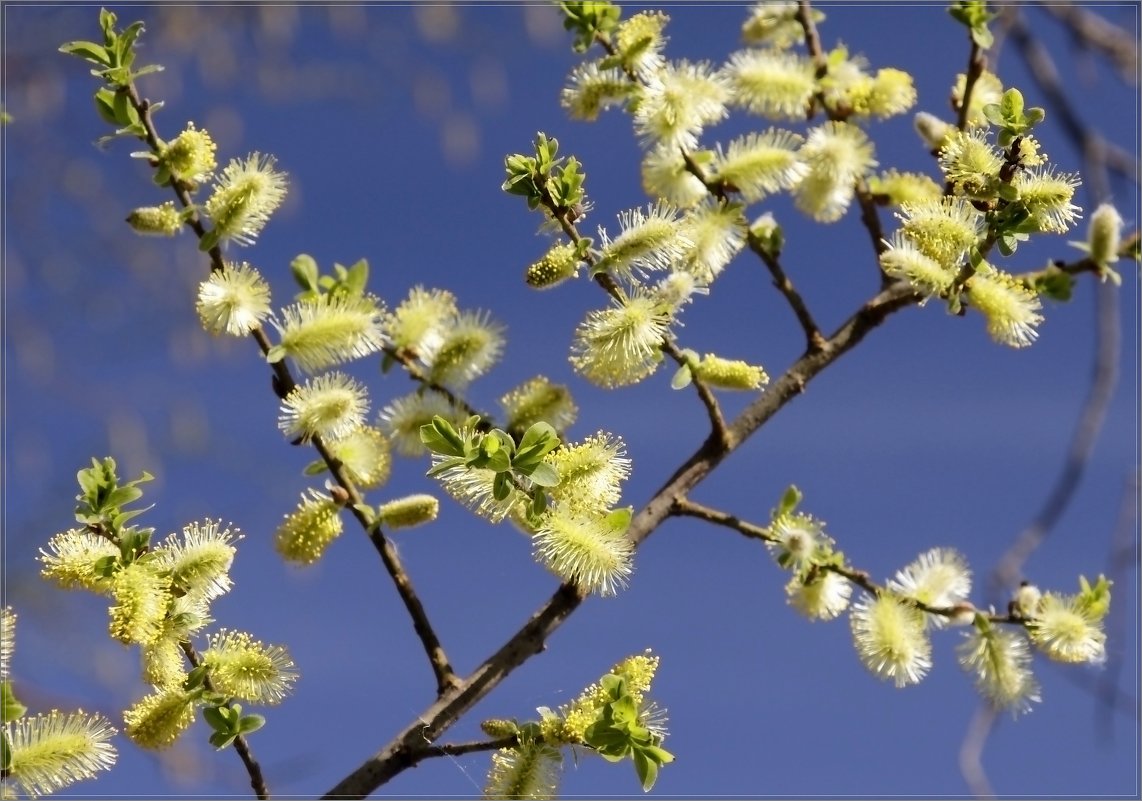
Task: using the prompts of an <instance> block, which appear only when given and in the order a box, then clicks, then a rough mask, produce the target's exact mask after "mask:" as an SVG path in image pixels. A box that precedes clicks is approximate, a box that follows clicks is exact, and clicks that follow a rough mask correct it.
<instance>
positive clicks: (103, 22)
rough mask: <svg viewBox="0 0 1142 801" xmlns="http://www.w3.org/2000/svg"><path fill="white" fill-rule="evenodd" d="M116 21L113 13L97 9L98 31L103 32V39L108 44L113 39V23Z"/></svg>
mask: <svg viewBox="0 0 1142 801" xmlns="http://www.w3.org/2000/svg"><path fill="white" fill-rule="evenodd" d="M117 19H118V17H116V16H115V12H113V11H108V10H107V9H105V8H101V9H99V29H100V30H102V31H103V38H104V39H105V40H106V41H107V43H108V44H110V43H111V42H112V41H113V40H114V39H115V21H116V20H117Z"/></svg>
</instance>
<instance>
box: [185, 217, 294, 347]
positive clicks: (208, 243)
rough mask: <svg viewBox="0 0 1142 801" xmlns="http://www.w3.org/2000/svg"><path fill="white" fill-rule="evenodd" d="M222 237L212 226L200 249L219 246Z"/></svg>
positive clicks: (203, 238) (199, 245) (202, 250)
mask: <svg viewBox="0 0 1142 801" xmlns="http://www.w3.org/2000/svg"><path fill="white" fill-rule="evenodd" d="M221 238H222V235H221V233H219V231H218V229H217V228H212V229H211V230H209V231H207V232H206V234H205V235H203V237H202V239H200V240H198V249H199V250H200V251H201V252H202V253H205V252H206V251H208V250H210V249H211V248H213V247H217V246H218V242H219V240H221ZM279 361H280V359H279Z"/></svg>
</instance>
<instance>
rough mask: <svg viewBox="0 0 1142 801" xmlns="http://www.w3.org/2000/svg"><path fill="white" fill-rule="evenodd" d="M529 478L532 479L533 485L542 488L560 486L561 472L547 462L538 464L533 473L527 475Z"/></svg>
mask: <svg viewBox="0 0 1142 801" xmlns="http://www.w3.org/2000/svg"><path fill="white" fill-rule="evenodd" d="M527 477H528V478H530V479H531V483H532V484H538V485H539V486H541V487H557V486H559V471H558V470H556V469H555V467H554V466H552V465H549V464H548V463H547V462H540V463H539V464H537V465H536V466H535V467H534V468H532V470H531V472H529V473H527Z"/></svg>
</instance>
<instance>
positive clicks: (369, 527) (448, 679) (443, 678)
mask: <svg viewBox="0 0 1142 801" xmlns="http://www.w3.org/2000/svg"><path fill="white" fill-rule="evenodd" d="M123 91H126V92H127V97H128V98H129V99H130V101H131V104H132V105H133V106H134V107H135V109H136V111H138V113H139V120H140V122H141V123H142V125H143V128H144V130H145V132H146V133H145V136H144V140H145V141H146V142H147V144H148V145H149V146H150V148H151V150H152V152H154V153H158V152H160V150H161V142H162V140H161V138H160V137H159V135H158V131H157V130H156V128H155V124H154V120H153V118H152V116H151V105H150V102H149V101H147V100H144V99H142V98H141V97H140V96H139V94H138V91H137V89H136V88H135V85H134V84H133V83H131V84H128V85H127V86H126V87H125V89H124V90H123ZM171 187H172V189H173V190H174V193H175V197H176V198H178V201H179V203H181V204H182V206H183V208H190V207H191V203H192V199H191V196H190V189H189V187H188V186H187V185H185V184H184V183H182V182H180V181H177V180H172V181H171ZM186 224H187V225H188V226H189V227H190V228H191V230H193V231H194V234H195V236H196V237H198V239H199V240H200V241H201V240H202V239H203V238H204V237H205V236H206V235H207V231H206V228H205V226H204V225H203V224H202V219H201V218H200V217H199V215H198V213H197V212H192V213H191V215H190V216H189V217H188V219H187V221H186ZM208 255H209V257H210V269H211V271H213V272H219V271H223V270H225V269H226V265H225V263H224V262H223V260H222V251H221V250H220V249H219V247H218V246H217V245H215V246H214V247H212V248H210V250H209V251H208ZM250 336H251V338H252V339H253V340H254V341H255V342H256V343H257V345H258V349H259V350H260V351H261V352H262V355H263V356H265V355H266V354H267V353H269V351H270V347H271V343H270V340H269V338H268V337H267V336H266V332H265V331H264V330H263V329H262V328H260V327H259V328H255V329H254V330H253V331H251V332H250ZM270 368H271V370H272V371H273V374H274V381H273V386H274V392H275V393H276V394H277V395H278V397H280V398H285V397H286V396H287V395H289V393H290V392H292V391H293V389H294V388H295V387H296V386H297V382H296V381H295V379H294V377H293V374H292V373H291V372H290V369H289V366H288V365H287V364H286V362H285V360H284V359H283V360H280V361H278V362H275V363H273V364H271V365H270ZM312 443H313V446H314V448H315V449H316V450H317V452H318V453H319V454H320V455H321V458H322V459H323V460H325V464H326V466H327V467H328V468H329V472H330V473H331V474H332V475H333V478H334V479H335V480H336V481H337V483H338V485H340V487H341V488H342V489H343V490H344V491H345V493H346V494H347V495H348V497H349V503H350V510H351V511H352V514H353V516H354V517H355V518H357V520H358V521H359V522H360V523H361V526H362V528H363V529H364V530H365V533H366V534H367V535H368V538H369V541H370V542H371V543H372V544H373V547H374V548H375V549H376V551H377V553H378V554H379V555H380V557H381V562H382V563H383V564H384V566H385V570H386V571H387V572H388V574H389V577H390V578H391V579H392V582H393V584H394V586H395V587H396V589H397V593H398V594H399V595H400V598H401V601H402V602H403V603H404V606H405V609H406V610H408V613H409V616H410V617H411V618H412V624H413V629H414V630H415V631H416V633H417V636H418V637H419V638H420V640H421V644H422V645H423V647H424V651H425V654H426V655H427V656H428V661H429V664H430V665H431V666H432V672H433V675H434V676H435V677H436V689H437V694H438V695H439V694H443V692H444V691H445V689H447V688H449V687H452V686H454V685H455V684H456V683H457V681H458V678H457V676H456V673H455V671H453V669H452V665H451V664H450V663H449V661H448V657H447V655H446V654H445V652H444V648H443V646H441V644H440V639H439V638H438V637H437V636H436V632H435V630H434V629H433V627H432V624H431V622H430V621H429V619H428V614H427V612H425V610H424V605H423V604H422V603H421V602H420V598H419V597H418V596H417V594H416V591H415V589H414V588H413V586H412V580H411V579H410V578H409V575H408V573H407V572H406V571H405V569H404V566H403V564H402V563H401V560H400V557H399V556H398V555H397V551H396V548H395V547H394V546H393V545H392V543H390V542H389V541H388V540H387V539H386V538H385V536H384V534H382V533H381V531H380V529H379V528H378V527H376V526H375V525H373V521H372V520H371V519H370V518H369V517H368V515H366V514H365V513H364V512H362V511H361V510H360V509H358V508H356V507H357V506H358V505H361V504H363V503H364V499H363V498H362V497H361V493H360V490H358V489H357V487H356V486H355V485H354V484H353V482H352V480H350V478H349V476H348V474H347V473H346V472H345V469H344V466H343V465H342V464H341V462H340V461H338V460H337V458H336V457H334V456H333V455H332V454H331V453H330V452H329V450H328V449H327V448H326V447H325V445H324V444H323V443H322V441H321V438H320V437H314V438H313V440H312Z"/></svg>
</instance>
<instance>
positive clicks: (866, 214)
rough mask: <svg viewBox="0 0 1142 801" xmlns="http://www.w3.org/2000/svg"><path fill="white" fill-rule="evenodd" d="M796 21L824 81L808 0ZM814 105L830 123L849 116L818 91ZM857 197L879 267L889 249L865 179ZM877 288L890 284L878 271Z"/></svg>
mask: <svg viewBox="0 0 1142 801" xmlns="http://www.w3.org/2000/svg"><path fill="white" fill-rule="evenodd" d="M796 19H797V22H799V23H800V24H801V29H802V30H803V31H804V32H805V47H806V48H807V49H808V50H809V55H810V56H811V57H812V59H813V63H814V64H816V66H817V71H816V77H817V79H818V80H820V79H821V78H824V77H825V76H826V75H828V73H829V60H828V57H827V56H826V55H825V51H824V49H823V48H822V47H821V35H820V34H819V33H818V32H817V25H816V23H815V22H813V9H812V4H811V3H810V2H809V0H798V3H797V15H796ZM813 104H814V105H816V104H819V105H820V106H821V108H822V109H824V110H825V114H826V116H827V117H828V118H829V119H830V120H834V121H837V122H843V121H844V120H845V118H846V117H847V116H848V114H847V113H842V112H840V111H838V110H836V109H830V108H829V106H828V104H826V103H825V98H824V94H823V93H822V92H820V91H818V92H817V94H816V96H815V97H814V100H813ZM812 115H813V108H812V106H810V109H809V116H810V117H811V116H812ZM853 191H854V193H855V194H856V199H857V205H859V206H860V221H861V224H863V225H864V227H865V230H867V231H868V237H869V241H870V242H871V243H872V249H873V252H874V253H875V254H876V255H877V258H878V264H879V257H880V254H881V253H884V251H885V250H887V249H888V246H887V245H886V244H885V242H884V229H883V226H881V224H880V212H879V211H877V207H876V198H874V197H873V196H872V193H871V192H869V191H868V186H867V185H866V184H865V182H864V180H863V179H861V180H859V181H857V184H856V186H855V187H854V189H853ZM880 276H881V278H880V281H881V283H880V288H881V289H885V288H887V287H888V286H889V284H890V283H891V280H890V279H889V277H888V276H887V275H885V274H884V273H883V272H882V271H881V272H880Z"/></svg>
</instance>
